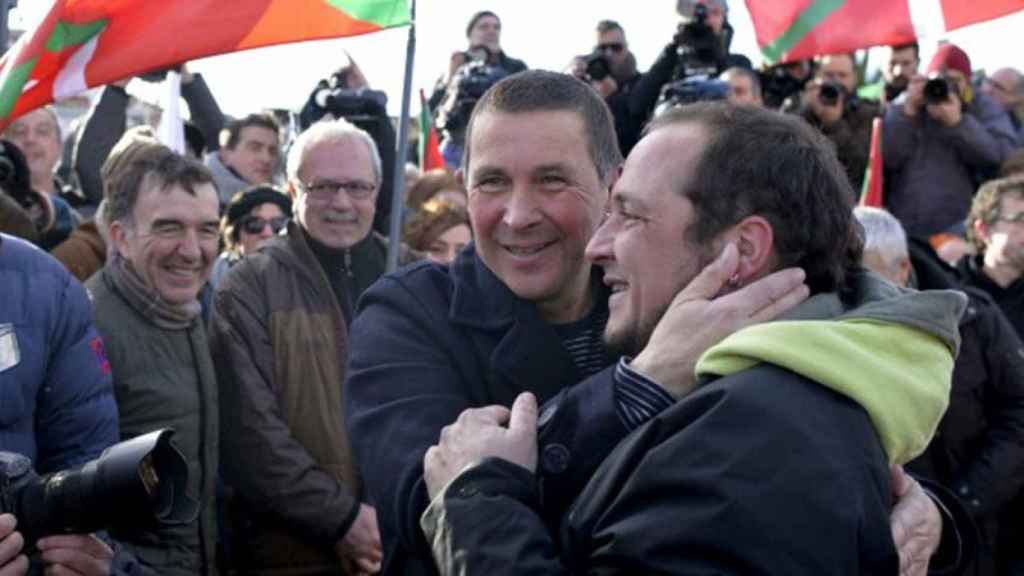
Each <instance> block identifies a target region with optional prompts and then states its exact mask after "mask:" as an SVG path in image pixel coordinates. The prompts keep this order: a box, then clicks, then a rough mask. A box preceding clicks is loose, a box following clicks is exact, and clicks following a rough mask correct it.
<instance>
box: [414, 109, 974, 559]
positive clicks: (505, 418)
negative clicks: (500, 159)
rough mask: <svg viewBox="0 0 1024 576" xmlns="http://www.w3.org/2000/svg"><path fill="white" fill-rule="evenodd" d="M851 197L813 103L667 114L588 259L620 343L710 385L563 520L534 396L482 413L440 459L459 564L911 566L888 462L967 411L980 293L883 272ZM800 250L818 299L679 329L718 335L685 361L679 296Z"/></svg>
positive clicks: (639, 362) (635, 442) (434, 529)
mask: <svg viewBox="0 0 1024 576" xmlns="http://www.w3.org/2000/svg"><path fill="white" fill-rule="evenodd" d="M474 143H475V142H474ZM476 153H477V150H476V149H474V154H476ZM485 154H486V151H485ZM726 166H729V167H730V168H728V169H727V168H726ZM472 176H475V174H473V175H471V177H472ZM471 189H472V187H471ZM851 202H852V194H850V190H849V183H848V181H847V179H846V177H845V174H844V172H843V169H842V167H841V165H840V164H839V162H838V160H837V159H836V156H835V153H834V152H833V151H832V149H831V147H830V146H829V145H828V143H827V141H826V140H825V139H824V137H823V136H822V135H820V134H819V133H816V132H815V131H814V130H813V129H812V128H811V127H809V126H807V125H806V124H805V123H803V122H802V121H800V120H799V119H795V118H791V117H788V116H784V115H779V114H776V113H773V112H770V111H766V110H761V109H757V108H754V107H732V106H729V105H726V104H704V105H694V106H688V107H684V108H679V109H676V110H673V111H671V112H668V113H666V114H664V115H663V116H661V117H659V118H658V119H657V120H655V121H654V123H653V124H652V126H651V130H650V131H649V132H648V135H647V136H646V137H645V138H644V139H642V140H641V141H640V143H639V144H638V145H637V147H636V148H635V149H634V151H633V153H632V154H631V155H630V157H629V159H628V160H627V162H626V164H625V167H624V169H623V172H622V176H621V178H620V179H619V181H618V182H617V183H616V185H615V189H614V192H613V195H612V199H611V210H610V212H609V215H608V217H607V218H606V219H605V220H604V223H603V224H602V226H601V227H600V228H599V229H598V230H597V232H596V233H595V235H594V237H593V239H591V240H590V242H589V245H588V247H587V257H588V259H589V260H591V261H593V262H594V263H595V264H597V265H599V266H601V267H602V268H603V269H604V283H605V284H606V285H607V286H608V287H609V288H610V289H611V291H612V296H611V298H610V300H609V303H608V307H609V317H608V321H607V327H606V329H605V332H604V339H605V342H606V343H607V344H608V345H609V346H611V347H612V348H614V349H618V350H621V351H623V352H624V353H625V354H627V355H634V356H633V357H632V360H629V361H628V362H626V363H628V365H629V367H630V370H631V375H632V376H633V377H634V378H637V379H640V380H646V381H649V382H654V383H658V384H660V385H662V386H666V387H668V388H670V389H673V390H678V389H677V388H675V386H679V385H681V386H682V388H683V390H682V391H681V394H688V395H686V396H685V397H684V398H682V399H681V400H679V401H678V402H676V403H675V404H674V405H673V406H671V407H669V408H667V409H666V410H664V411H662V412H661V413H660V414H658V415H656V416H654V417H653V418H652V419H651V420H650V421H648V422H647V423H645V424H641V425H640V426H639V427H638V428H637V429H636V430H634V432H633V433H632V434H630V435H629V436H627V437H626V439H625V440H623V441H622V443H620V444H619V445H618V446H617V447H616V449H615V450H614V451H613V452H612V453H611V454H610V455H609V457H608V458H607V459H606V460H605V461H604V462H603V463H602V464H601V466H600V467H599V468H598V470H597V472H596V473H595V474H594V475H593V477H592V479H591V480H590V482H589V483H588V484H587V485H586V487H585V488H584V489H583V491H582V493H581V494H580V496H579V498H577V499H576V500H575V502H574V503H573V505H572V506H571V507H570V508H569V510H568V511H567V513H566V514H565V515H564V516H563V517H562V519H561V520H562V521H561V522H560V524H559V528H558V530H557V531H556V530H546V529H545V526H544V517H545V515H544V514H543V512H542V511H541V508H540V507H539V506H538V504H539V502H540V501H541V500H540V494H541V492H542V491H543V489H544V488H543V487H539V486H538V485H537V484H536V482H535V481H534V476H533V471H534V470H535V469H536V468H537V462H538V452H537V447H536V439H535V434H536V430H537V410H536V403H535V400H534V398H533V395H532V394H530V393H524V394H521V395H520V396H519V397H518V398H517V399H516V402H515V404H514V405H513V407H512V410H511V412H509V410H507V409H506V408H504V407H501V406H490V407H485V408H481V409H478V410H471V411H467V412H465V413H463V414H462V416H460V418H459V420H458V421H457V422H456V423H455V424H453V425H450V426H448V427H447V428H446V429H445V430H444V432H443V433H442V434H441V435H440V440H439V441H438V444H437V445H436V446H434V447H432V448H431V449H430V450H428V451H427V453H426V456H425V458H424V477H425V481H426V485H427V490H428V493H429V495H430V497H431V498H432V502H431V504H430V506H429V507H428V509H427V511H426V513H425V514H424V515H423V516H422V518H421V525H422V527H423V529H424V532H425V533H426V535H427V539H428V541H429V542H431V544H432V547H433V551H434V559H435V561H436V562H437V564H438V567H439V569H440V571H441V572H442V573H444V574H495V573H513V572H514V573H525V572H529V573H531V574H566V573H573V574H577V573H578V574H606V573H607V574H612V573H645V574H646V573H658V574H697V573H700V574H704V573H786V574H821V573H830V574H864V573H895V572H896V571H897V568H898V567H899V562H898V559H897V552H896V548H895V546H894V544H893V539H892V535H891V534H890V531H889V522H888V513H889V508H890V503H889V500H890V489H889V474H888V462H898V463H902V462H905V461H906V460H908V459H909V458H911V457H913V456H914V455H916V454H918V453H920V452H921V451H922V450H923V449H924V447H925V443H926V439H927V438H928V437H929V436H930V434H931V432H932V431H933V430H934V427H935V425H936V424H937V422H938V420H939V418H940V417H941V415H942V412H943V411H944V410H945V407H946V402H947V398H948V392H949V380H950V373H951V371H952V364H953V357H954V356H955V354H956V349H957V346H958V344H959V342H958V335H957V331H956V322H957V320H958V318H959V316H960V314H961V312H962V311H963V307H964V302H963V296H962V295H960V294H958V293H955V292H936V293H931V294H924V293H901V292H899V291H897V290H895V289H894V288H893V287H892V286H890V285H888V284H885V283H883V282H880V281H879V280H878V279H877V277H873V276H868V275H866V274H864V273H863V271H861V270H860V269H859V256H860V250H861V247H862V244H861V239H860V237H859V234H858V232H857V228H856V224H855V222H854V220H853V214H852V206H851ZM808 221H813V222H817V223H819V230H816V231H814V232H813V233H812V232H811V231H810V230H808V229H807V228H806V227H803V226H800V225H798V223H799V222H808ZM791 265H797V266H800V267H801V268H803V270H804V271H805V273H806V282H807V286H808V288H809V289H810V292H811V293H812V297H811V298H810V299H808V300H807V301H805V302H803V303H801V304H799V305H798V306H797V307H796V308H794V309H792V310H790V311H788V312H787V313H786V314H785V316H786V318H785V320H786V321H780V322H769V323H765V324H761V325H757V326H752V327H748V328H744V329H742V330H740V331H738V332H736V333H734V334H732V335H730V336H728V337H727V338H726V339H725V340H723V341H721V342H719V343H717V344H715V343H714V342H713V341H712V342H705V341H702V340H701V339H700V338H688V339H687V341H686V345H681V342H680V341H679V340H678V339H677V340H676V342H675V343H674V347H675V348H677V349H678V348H686V347H700V348H703V347H704V346H705V345H707V344H710V345H711V346H710V348H707V349H706V351H704V353H703V355H702V356H701V357H700V359H699V360H698V361H697V362H696V366H695V367H694V366H693V365H690V370H692V372H689V371H688V373H687V374H686V375H680V374H678V373H673V371H672V370H666V367H665V365H664V362H663V360H662V358H663V356H664V353H665V352H664V350H665V349H666V348H663V346H665V344H663V343H662V341H661V338H662V335H663V334H665V333H674V334H680V329H681V328H684V327H685V326H687V325H681V324H678V323H677V322H678V317H676V318H672V317H670V316H671V315H670V316H666V315H665V313H666V311H668V310H670V309H675V310H679V309H685V308H692V307H694V305H695V304H697V305H699V303H700V302H701V301H702V300H706V299H709V298H711V299H715V297H716V296H718V295H723V294H729V296H725V297H724V300H728V299H740V300H742V299H744V298H746V297H747V294H745V293H743V292H742V291H741V288H742V287H744V286H747V285H748V284H750V283H751V282H753V281H755V280H757V279H762V278H765V277H766V276H768V275H769V274H771V273H773V272H774V271H776V270H779V269H781V268H784V267H786V266H791ZM702 270H703V272H702ZM738 290H740V291H738ZM737 291H738V292H737ZM713 317H714V316H713V315H711V316H709V317H708V318H707V320H706V321H707V322H711V321H712V320H711V318H713ZM689 326H693V324H690V325H689ZM627 357H628V356H627ZM912 358H913V359H917V360H919V364H918V365H916V366H915V370H907V364H908V362H910V361H911V360H910V359H912ZM690 374H696V375H697V377H698V378H699V379H698V380H697V381H696V382H694V380H693V377H692V376H690ZM879 382H885V383H886V385H885V386H880V385H878V383H879ZM691 391H692V393H691ZM677 394H678V395H681V394H680V393H679V392H677ZM677 397H678V396H677ZM543 418H544V417H543V416H542V417H541V419H543ZM585 427H589V423H587V424H586V425H585ZM542 442H543V441H542ZM544 450H545V451H546V450H548V448H547V447H544ZM547 456H548V455H547V454H546V453H542V454H541V455H540V457H539V458H540V459H541V460H546V459H547ZM481 459H482V460H481ZM545 464H546V462H545ZM555 534H558V537H557V538H556V536H555Z"/></svg>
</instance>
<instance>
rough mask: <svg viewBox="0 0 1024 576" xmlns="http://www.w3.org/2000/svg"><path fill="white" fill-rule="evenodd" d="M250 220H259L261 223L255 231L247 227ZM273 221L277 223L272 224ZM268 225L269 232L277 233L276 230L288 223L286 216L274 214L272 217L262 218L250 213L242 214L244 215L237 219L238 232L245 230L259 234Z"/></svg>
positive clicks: (248, 232)
mask: <svg viewBox="0 0 1024 576" xmlns="http://www.w3.org/2000/svg"><path fill="white" fill-rule="evenodd" d="M250 222H260V223H261V224H260V228H259V230H257V231H255V232H253V231H252V230H250V229H249V223H250ZM275 222H277V223H278V225H277V226H275V225H274V223H275ZM268 225H269V226H270V230H271V232H273V233H274V234H277V233H278V232H280V231H281V230H283V229H284V227H285V226H287V225H288V217H287V216H274V217H273V218H263V217H262V216H253V215H251V214H250V215H247V216H244V217H242V218H240V219H239V220H238V230H239V231H240V232H245V233H246V234H259V233H260V232H263V230H264V229H265V228H266V227H267V226H268Z"/></svg>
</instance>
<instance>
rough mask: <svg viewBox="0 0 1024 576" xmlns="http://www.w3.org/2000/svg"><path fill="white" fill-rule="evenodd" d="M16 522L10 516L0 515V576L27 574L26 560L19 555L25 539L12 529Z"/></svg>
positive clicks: (22, 575) (23, 556)
mask: <svg viewBox="0 0 1024 576" xmlns="http://www.w3.org/2000/svg"><path fill="white" fill-rule="evenodd" d="M17 525H18V521H17V520H16V519H15V518H14V516H12V515H10V514H0V576H24V575H25V574H28V558H27V557H25V555H24V554H22V553H21V549H22V547H23V546H25V539H24V538H22V537H21V533H20V532H15V531H14V528H15V527H16V526H17Z"/></svg>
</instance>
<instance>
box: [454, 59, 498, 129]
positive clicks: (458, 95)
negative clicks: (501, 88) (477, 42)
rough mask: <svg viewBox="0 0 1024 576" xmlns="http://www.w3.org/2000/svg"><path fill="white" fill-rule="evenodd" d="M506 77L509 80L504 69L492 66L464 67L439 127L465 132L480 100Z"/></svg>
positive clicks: (482, 64) (456, 74) (470, 64)
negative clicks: (474, 108)
mask: <svg viewBox="0 0 1024 576" xmlns="http://www.w3.org/2000/svg"><path fill="white" fill-rule="evenodd" d="M505 76H508V72H506V71H505V69H504V68H502V67H500V66H491V65H489V64H487V63H486V62H484V61H473V62H469V63H467V64H464V65H462V66H461V67H460V68H459V69H458V71H457V72H456V73H455V76H454V78H452V83H451V85H450V86H449V88H448V94H447V96H446V97H445V102H446V104H445V106H444V108H443V109H442V111H441V115H440V117H439V118H438V127H439V128H441V129H442V130H445V131H446V132H449V133H451V132H458V131H461V130H463V129H465V127H466V125H467V124H468V123H469V117H470V115H471V114H472V113H473V107H474V106H476V102H477V100H479V99H480V98H481V97H483V95H484V92H487V90H488V89H489V88H490V87H491V86H494V84H496V83H497V82H498V80H501V79H502V78H504V77H505Z"/></svg>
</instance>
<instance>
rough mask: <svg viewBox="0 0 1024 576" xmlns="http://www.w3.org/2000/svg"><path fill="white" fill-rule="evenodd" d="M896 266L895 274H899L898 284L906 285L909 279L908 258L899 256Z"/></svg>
mask: <svg viewBox="0 0 1024 576" xmlns="http://www.w3.org/2000/svg"><path fill="white" fill-rule="evenodd" d="M897 266H898V268H897V270H896V274H897V275H898V276H899V282H900V283H899V286H906V285H907V282H909V281H910V270H911V266H910V258H901V259H900V261H899V263H897Z"/></svg>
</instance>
